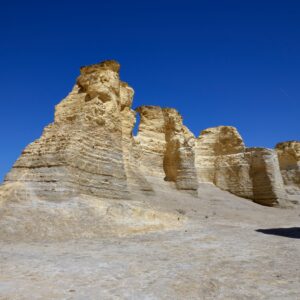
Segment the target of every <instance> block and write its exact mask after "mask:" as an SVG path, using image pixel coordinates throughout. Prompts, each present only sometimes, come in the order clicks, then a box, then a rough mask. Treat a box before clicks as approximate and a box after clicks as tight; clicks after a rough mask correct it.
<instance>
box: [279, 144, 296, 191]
mask: <svg viewBox="0 0 300 300" xmlns="http://www.w3.org/2000/svg"><path fill="white" fill-rule="evenodd" d="M276 151H277V154H278V159H279V165H280V171H281V174H282V177H283V181H284V184H285V188H286V191H287V193H288V194H290V195H300V142H298V141H289V142H283V143H278V144H277V145H276Z"/></svg>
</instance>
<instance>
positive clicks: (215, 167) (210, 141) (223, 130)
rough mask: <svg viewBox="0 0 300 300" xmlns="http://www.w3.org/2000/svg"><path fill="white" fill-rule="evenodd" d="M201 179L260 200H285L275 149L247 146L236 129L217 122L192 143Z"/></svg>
mask: <svg viewBox="0 0 300 300" xmlns="http://www.w3.org/2000/svg"><path fill="white" fill-rule="evenodd" d="M195 155H196V168H197V174H198V178H199V180H200V182H211V183H214V184H215V185H216V186H218V187H219V188H221V189H223V190H227V191H229V192H231V193H233V194H235V195H237V196H240V197H244V198H248V199H252V200H253V201H255V202H258V203H260V204H264V205H268V206H273V205H279V204H282V205H283V204H284V202H285V201H284V200H285V199H286V198H287V197H286V195H285V190H284V185H283V180H282V177H281V174H280V169H279V163H278V158H277V155H276V152H275V151H274V150H271V149H264V148H246V147H245V145H244V142H243V140H242V138H241V136H240V134H239V133H238V131H237V130H236V128H234V127H231V126H219V127H214V128H209V129H206V130H204V131H202V133H201V135H200V136H199V138H198V139H197V141H196V146H195Z"/></svg>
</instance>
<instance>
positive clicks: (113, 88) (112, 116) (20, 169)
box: [2, 61, 300, 206]
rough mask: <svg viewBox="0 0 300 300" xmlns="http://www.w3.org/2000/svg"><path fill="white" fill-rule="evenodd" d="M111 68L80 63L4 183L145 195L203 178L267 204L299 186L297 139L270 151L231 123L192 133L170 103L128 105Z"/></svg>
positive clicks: (44, 193) (58, 195)
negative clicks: (248, 142) (250, 142)
mask: <svg viewBox="0 0 300 300" xmlns="http://www.w3.org/2000/svg"><path fill="white" fill-rule="evenodd" d="M119 68H120V65H119V64H118V63H117V62H115V61H104V62H102V63H99V64H95V65H90V66H86V67H82V68H81V70H80V76H79V77H78V78H77V81H76V84H75V86H74V87H73V90H72V91H71V92H70V94H69V95H68V96H67V97H66V98H65V99H63V100H62V102H61V103H59V104H58V105H57V106H56V110H55V118H54V122H53V123H52V124H50V125H49V126H47V127H46V128H45V129H44V132H43V134H42V136H41V137H40V138H39V139H38V140H36V141H35V142H33V143H31V144H30V145H29V146H27V147H26V149H25V150H24V151H23V153H22V155H21V156H20V158H19V159H18V160H17V161H16V163H15V164H14V166H13V168H12V170H11V171H10V172H9V173H8V174H7V176H6V178H5V183H4V185H6V188H7V186H8V185H9V186H10V187H13V186H15V187H18V188H17V189H18V192H17V194H18V198H20V195H22V194H23V195H31V196H32V197H36V198H37V199H39V200H56V201H60V200H67V199H71V198H74V197H78V196H79V195H84V196H92V197H99V198H106V199H131V198H132V195H133V194H135V193H137V192H138V193H140V192H141V193H144V194H151V195H153V194H154V193H155V192H154V190H155V189H154V186H153V182H160V184H165V185H170V184H171V185H173V186H174V187H175V188H176V189H178V190H181V191H185V192H189V193H193V194H195V193H197V191H198V192H200V193H201V190H199V183H203V182H209V183H213V184H215V185H216V186H218V187H219V188H221V189H223V190H226V191H229V192H231V193H233V194H235V195H238V196H240V197H244V198H247V199H251V200H253V201H255V202H258V203H260V204H264V205H269V206H274V205H284V202H285V201H284V200H285V199H287V198H288V196H287V194H286V191H287V193H288V194H295V193H296V194H297V193H299V181H300V180H299V157H300V154H299V153H300V151H299V148H300V146H299V142H288V143H281V144H278V145H277V147H276V151H275V150H272V149H265V148H246V147H245V145H244V142H243V139H242V138H241V136H240V134H239V133H238V131H237V130H236V129H235V128H234V127H231V126H219V127H214V128H208V129H206V130H203V131H202V133H201V135H200V136H199V137H198V138H195V137H194V135H193V134H192V133H191V132H190V131H189V129H188V128H187V127H186V126H184V124H183V120H182V117H181V115H180V114H179V113H178V112H177V111H176V110H175V109H173V108H161V107H158V106H140V107H138V108H137V109H136V110H133V109H132V107H131V106H132V100H133V95H134V90H133V89H132V88H131V87H130V86H129V85H128V84H127V83H125V82H122V81H121V80H120V77H119ZM137 114H139V115H140V124H139V128H138V133H137V135H136V136H134V134H133V128H134V126H135V123H136V116H137ZM278 157H279V159H278ZM10 190H13V188H12V189H11V188H10ZM2 194H3V193H2ZM10 195H14V193H13V192H12V193H11V192H10ZM31 196H30V197H31Z"/></svg>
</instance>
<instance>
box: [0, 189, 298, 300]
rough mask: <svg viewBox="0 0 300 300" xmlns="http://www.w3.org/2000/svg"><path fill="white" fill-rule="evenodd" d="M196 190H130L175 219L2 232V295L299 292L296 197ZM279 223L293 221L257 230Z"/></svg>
mask: <svg viewBox="0 0 300 300" xmlns="http://www.w3.org/2000/svg"><path fill="white" fill-rule="evenodd" d="M199 194H200V196H199V198H196V197H192V196H188V195H186V194H184V193H180V192H174V191H173V192H170V189H169V188H164V187H162V186H159V184H158V185H157V194H156V195H155V196H151V197H144V196H141V195H137V196H136V197H137V198H139V201H141V202H145V203H146V204H147V205H151V206H152V207H153V208H155V209H157V210H159V211H166V212H176V211H177V213H178V211H179V215H180V216H182V217H184V218H185V222H184V223H183V224H182V225H181V226H180V227H178V228H176V229H171V230H161V231H157V232H148V233H143V234H138V235H127V236H123V237H117V236H111V237H109V236H106V237H102V238H101V237H93V238H90V239H84V238H78V239H71V240H61V241H27V242H26V241H22V240H19V241H18V240H11V241H6V242H4V241H2V242H0V299H1V300H2V299H137V300H139V299H278V300H282V299H295V300H299V299H300V232H299V230H300V229H299V227H300V209H299V205H298V206H296V207H295V208H293V209H279V208H268V207H263V206H260V205H257V204H254V203H252V202H249V201H247V200H244V199H241V198H237V197H235V196H233V195H231V194H229V193H225V192H222V191H220V190H218V189H216V188H214V187H212V186H206V185H203V186H202V187H201V188H200V190H199ZM283 227H284V228H293V227H298V229H294V230H292V229H287V231H286V232H283V233H281V235H274V234H265V233H262V232H257V231H256V230H258V229H270V228H283ZM286 234H287V235H289V234H290V235H291V236H292V237H285V236H283V235H286Z"/></svg>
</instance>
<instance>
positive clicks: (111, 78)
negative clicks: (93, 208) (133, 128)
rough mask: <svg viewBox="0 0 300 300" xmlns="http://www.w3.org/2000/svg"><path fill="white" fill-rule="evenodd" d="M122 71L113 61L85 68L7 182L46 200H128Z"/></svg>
mask: <svg viewBox="0 0 300 300" xmlns="http://www.w3.org/2000/svg"><path fill="white" fill-rule="evenodd" d="M118 70H119V64H118V63H116V62H114V61H107V62H104V63H101V64H97V65H92V66H88V67H83V68H81V74H80V76H79V77H78V79H77V84H76V85H75V87H74V88H73V90H72V92H71V93H70V94H69V95H68V96H67V97H66V98H65V99H64V100H63V101H62V102H61V103H60V104H59V105H57V107H56V111H55V120H54V123H53V124H50V125H49V126H48V127H46V128H45V130H44V132H43V134H42V136H41V138H40V139H38V140H37V141H35V142H33V143H32V144H30V145H29V146H28V147H27V148H26V149H25V150H24V151H23V153H22V155H21V157H20V158H19V159H18V160H17V162H16V163H15V165H14V166H13V168H12V170H11V172H10V173H9V174H8V175H7V176H6V179H5V181H6V182H14V181H21V182H24V183H26V185H25V186H26V189H28V190H30V192H31V193H34V194H35V195H36V196H37V197H38V198H40V199H46V200H49V199H51V200H62V199H66V198H68V197H74V196H76V195H78V194H87V195H92V196H98V197H104V198H128V190H127V182H126V173H125V166H124V157H123V145H122V125H121V113H120V107H121V106H122V105H123V104H122V103H121V99H120V85H121V83H120V79H119V74H118Z"/></svg>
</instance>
